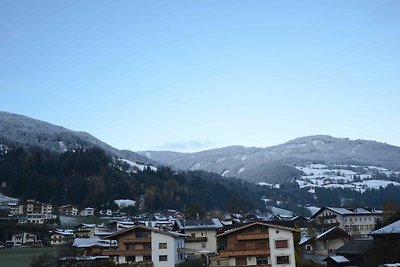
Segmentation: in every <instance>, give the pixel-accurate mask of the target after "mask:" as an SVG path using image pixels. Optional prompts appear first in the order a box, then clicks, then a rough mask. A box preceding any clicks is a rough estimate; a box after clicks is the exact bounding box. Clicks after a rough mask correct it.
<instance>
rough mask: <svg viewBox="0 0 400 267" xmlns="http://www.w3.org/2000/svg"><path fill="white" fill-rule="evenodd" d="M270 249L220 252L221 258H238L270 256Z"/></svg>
mask: <svg viewBox="0 0 400 267" xmlns="http://www.w3.org/2000/svg"><path fill="white" fill-rule="evenodd" d="M270 253H271V251H270V250H269V249H251V250H222V251H220V252H219V255H220V257H236V256H258V255H263V256H265V255H269V254H270Z"/></svg>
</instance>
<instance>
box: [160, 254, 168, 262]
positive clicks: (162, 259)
mask: <svg viewBox="0 0 400 267" xmlns="http://www.w3.org/2000/svg"><path fill="white" fill-rule="evenodd" d="M158 261H168V257H167V255H160V256H158Z"/></svg>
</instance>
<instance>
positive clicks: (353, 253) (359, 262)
mask: <svg viewBox="0 0 400 267" xmlns="http://www.w3.org/2000/svg"><path fill="white" fill-rule="evenodd" d="M373 242H374V241H373V240H372V239H356V240H352V241H350V242H347V243H346V244H344V245H343V246H342V247H340V248H338V249H336V251H335V253H336V255H339V256H343V257H345V258H346V259H348V260H349V261H351V262H352V263H353V265H355V266H359V267H373V266H377V265H375V263H374V262H375V256H376V255H374V252H373Z"/></svg>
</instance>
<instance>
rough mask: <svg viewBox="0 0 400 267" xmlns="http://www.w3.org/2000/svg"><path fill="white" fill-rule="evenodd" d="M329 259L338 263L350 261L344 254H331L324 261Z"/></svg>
mask: <svg viewBox="0 0 400 267" xmlns="http://www.w3.org/2000/svg"><path fill="white" fill-rule="evenodd" d="M328 259H331V260H333V261H334V262H336V263H348V262H350V261H349V260H348V259H347V258H346V257H343V256H329V257H326V258H325V259H324V260H323V261H328Z"/></svg>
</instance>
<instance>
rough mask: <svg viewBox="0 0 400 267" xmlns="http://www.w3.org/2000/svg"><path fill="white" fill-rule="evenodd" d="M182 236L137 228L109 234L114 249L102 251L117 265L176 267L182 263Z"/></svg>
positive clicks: (183, 243)
mask: <svg viewBox="0 0 400 267" xmlns="http://www.w3.org/2000/svg"><path fill="white" fill-rule="evenodd" d="M185 237H186V236H185V235H183V234H179V233H175V232H169V231H164V230H159V229H154V228H150V227H147V226H143V225H136V226H134V227H132V228H128V229H125V230H121V231H118V232H116V233H114V234H111V235H109V236H108V237H107V239H116V240H117V243H118V246H117V248H115V249H105V250H104V251H103V255H104V256H110V258H112V260H113V261H114V262H116V263H133V262H153V265H154V267H164V266H165V267H167V266H168V267H169V266H175V265H176V264H178V263H181V262H183V261H184V260H185V251H184V247H185Z"/></svg>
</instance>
